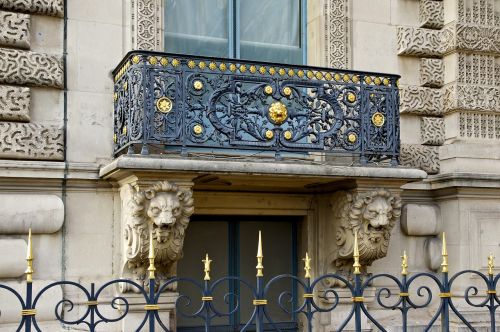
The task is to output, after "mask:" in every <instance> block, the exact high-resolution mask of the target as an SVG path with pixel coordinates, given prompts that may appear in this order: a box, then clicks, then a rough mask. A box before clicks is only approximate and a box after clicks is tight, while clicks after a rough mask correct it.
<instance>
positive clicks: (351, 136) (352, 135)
mask: <svg viewBox="0 0 500 332" xmlns="http://www.w3.org/2000/svg"><path fill="white" fill-rule="evenodd" d="M347 140H348V141H349V143H356V141H357V140H358V136H357V135H356V134H355V133H349V135H347Z"/></svg>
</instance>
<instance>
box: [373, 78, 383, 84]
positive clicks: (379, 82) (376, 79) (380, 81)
mask: <svg viewBox="0 0 500 332" xmlns="http://www.w3.org/2000/svg"><path fill="white" fill-rule="evenodd" d="M374 82H375V84H376V85H380V84H382V80H381V79H380V77H375V81H374Z"/></svg>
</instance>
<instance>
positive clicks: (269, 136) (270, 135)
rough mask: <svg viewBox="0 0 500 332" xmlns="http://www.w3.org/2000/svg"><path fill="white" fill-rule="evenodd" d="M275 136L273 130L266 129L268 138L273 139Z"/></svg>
mask: <svg viewBox="0 0 500 332" xmlns="http://www.w3.org/2000/svg"><path fill="white" fill-rule="evenodd" d="M273 137H274V133H273V131H272V130H266V138H267V139H272V138H273Z"/></svg>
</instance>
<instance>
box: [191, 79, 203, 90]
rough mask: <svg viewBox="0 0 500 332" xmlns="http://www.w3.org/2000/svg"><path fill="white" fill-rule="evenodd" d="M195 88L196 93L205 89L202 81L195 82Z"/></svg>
mask: <svg viewBox="0 0 500 332" xmlns="http://www.w3.org/2000/svg"><path fill="white" fill-rule="evenodd" d="M193 88H194V89H195V90H196V91H200V90H201V89H203V82H202V81H200V80H196V81H194V82H193Z"/></svg>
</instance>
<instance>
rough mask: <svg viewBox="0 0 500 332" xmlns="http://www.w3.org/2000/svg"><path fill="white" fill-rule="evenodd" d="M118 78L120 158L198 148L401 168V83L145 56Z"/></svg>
mask: <svg viewBox="0 0 500 332" xmlns="http://www.w3.org/2000/svg"><path fill="white" fill-rule="evenodd" d="M113 75H114V80H115V85H114V90H115V91H114V92H115V94H114V99H115V102H114V142H115V145H114V154H115V156H116V155H119V154H121V153H124V152H127V153H130V154H134V153H137V152H138V150H140V153H141V154H149V153H150V152H153V153H165V152H168V151H172V149H173V148H174V147H178V148H180V151H181V153H183V154H186V153H187V149H188V148H189V147H194V148H197V149H200V148H201V149H205V148H206V149H210V150H205V151H209V152H213V151H214V150H221V149H226V151H227V149H232V150H233V151H234V150H235V149H239V150H259V151H268V152H273V153H274V154H275V156H276V157H277V158H281V153H282V152H302V153H307V152H329V153H341V154H347V155H349V156H358V157H359V161H360V163H362V164H364V163H367V162H370V161H381V160H385V159H388V160H390V163H391V164H392V165H397V163H398V157H399V99H398V98H399V97H398V88H397V81H398V78H399V76H396V75H388V74H380V73H369V72H357V71H348V70H336V69H328V68H318V67H308V66H294V65H284V64H275V63H266V62H250V61H244V60H237V59H221V58H209V57H199V56H187V55H180V54H170V53H157V52H146V51H132V52H130V53H128V54H127V55H126V56H125V58H124V59H123V60H122V61H121V63H120V64H119V65H118V67H117V68H116V69H115V70H114V72H113ZM151 150H153V151H151ZM197 151H199V150H197Z"/></svg>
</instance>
